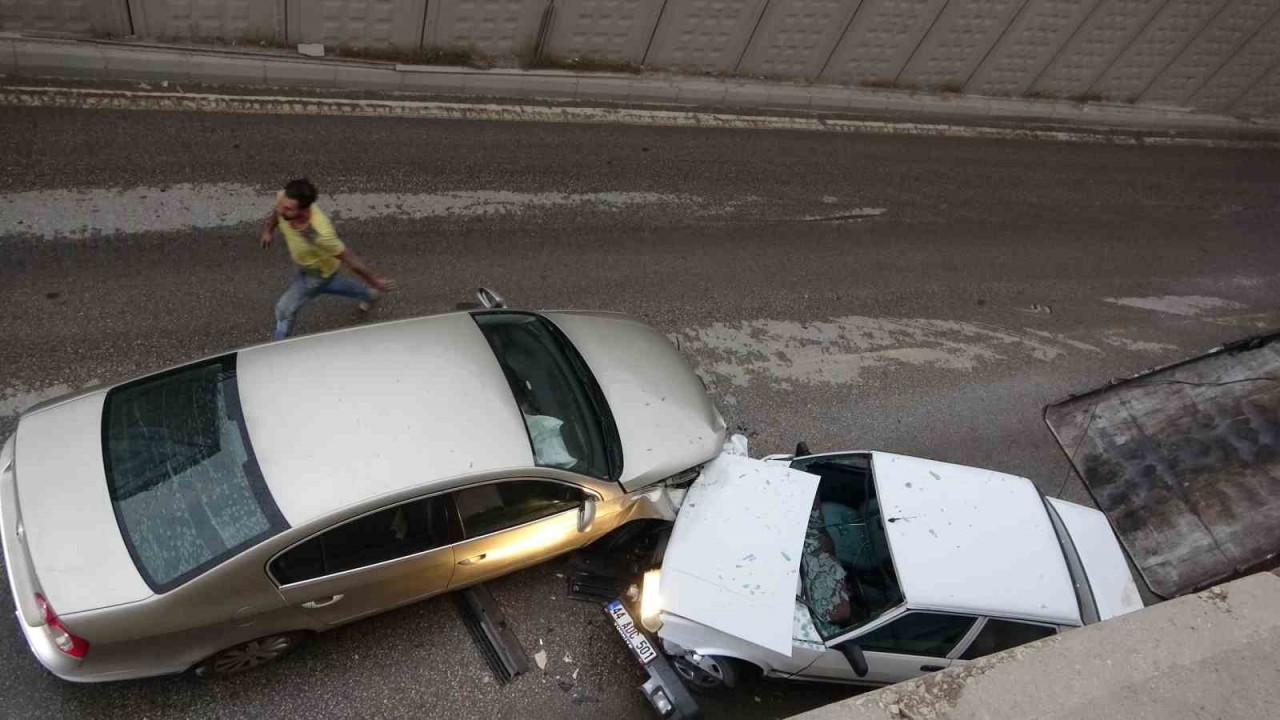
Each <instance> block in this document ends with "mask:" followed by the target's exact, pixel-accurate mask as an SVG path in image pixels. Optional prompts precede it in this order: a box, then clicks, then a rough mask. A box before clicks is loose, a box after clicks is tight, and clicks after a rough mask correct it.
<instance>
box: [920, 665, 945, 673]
mask: <svg viewBox="0 0 1280 720" xmlns="http://www.w3.org/2000/svg"><path fill="white" fill-rule="evenodd" d="M920 669H921V670H923V671H925V672H934V671H935V670H945V669H946V666H945V665H921V666H920Z"/></svg>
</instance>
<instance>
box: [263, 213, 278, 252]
mask: <svg viewBox="0 0 1280 720" xmlns="http://www.w3.org/2000/svg"><path fill="white" fill-rule="evenodd" d="M279 225H280V218H279V216H277V215H276V209H275V208H271V214H270V215H268V216H267V220H266V222H264V223H262V237H261V238H260V241H261V242H262V247H266V246H268V245H270V244H271V240H272V239H273V238H275V234H276V227H278V226H279Z"/></svg>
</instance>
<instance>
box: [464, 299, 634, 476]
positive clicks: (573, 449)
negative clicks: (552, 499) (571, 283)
mask: <svg viewBox="0 0 1280 720" xmlns="http://www.w3.org/2000/svg"><path fill="white" fill-rule="evenodd" d="M473 317H474V318H475V321H476V324H477V325H478V326H479V327H480V330H481V332H483V333H484V336H485V339H486V340H487V341H488V342H489V347H490V348H492V349H493V354H494V356H495V357H497V359H498V363H499V364H500V365H501V366H502V372H503V374H504V375H506V378H507V384H508V385H509V386H510V387H511V393H512V395H514V396H515V401H516V405H517V406H519V408H520V414H521V416H522V417H523V418H524V423H525V429H526V430H527V431H528V434H529V444H530V446H531V447H532V449H533V458H534V462H535V463H537V464H538V465H540V466H542V467H554V468H560V469H562V470H571V471H573V472H578V473H582V474H583V475H589V476H591V477H596V478H601V479H606V480H607V479H615V478H616V476H617V475H618V474H619V473H620V472H621V449H620V446H619V443H618V441H617V430H616V428H615V427H614V424H613V418H612V415H611V414H610V412H609V408H608V405H607V403H606V402H605V400H604V395H603V393H601V392H600V388H599V386H598V385H597V383H596V381H595V378H594V377H593V376H592V375H591V372H590V370H589V369H588V368H587V366H586V363H585V362H583V360H582V358H581V357H580V356H579V355H578V351H577V350H576V349H574V347H573V345H571V344H570V343H569V341H568V339H567V338H565V337H564V335H563V334H562V333H561V332H560V331H559V330H558V329H556V327H555V326H554V325H552V324H551V323H550V322H549V321H548V320H546V319H545V318H542V317H540V316H538V315H533V314H530V313H515V312H495V313H477V314H476V315H474V316H473Z"/></svg>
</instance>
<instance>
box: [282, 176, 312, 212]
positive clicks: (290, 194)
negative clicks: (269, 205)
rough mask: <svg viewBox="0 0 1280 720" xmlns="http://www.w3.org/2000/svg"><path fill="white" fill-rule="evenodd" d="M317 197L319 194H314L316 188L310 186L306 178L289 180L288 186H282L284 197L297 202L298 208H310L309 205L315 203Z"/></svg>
mask: <svg viewBox="0 0 1280 720" xmlns="http://www.w3.org/2000/svg"><path fill="white" fill-rule="evenodd" d="M317 195H319V193H317V192H316V186H315V185H312V184H311V181H310V180H308V179H306V178H298V179H297V180H290V181H289V184H288V185H285V186H284V196H285V197H287V198H289V199H290V200H297V201H298V207H300V208H309V207H311V203H313V202H315V201H316V196H317Z"/></svg>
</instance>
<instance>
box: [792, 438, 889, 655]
mask: <svg viewBox="0 0 1280 720" xmlns="http://www.w3.org/2000/svg"><path fill="white" fill-rule="evenodd" d="M791 466H792V467H793V468H795V469H797V470H803V471H805V472H808V473H812V474H814V475H818V476H819V477H821V478H822V480H821V482H819V483H818V492H817V494H816V495H815V496H814V501H813V507H812V509H811V510H810V512H809V523H808V526H807V527H806V528H805V540H804V550H803V552H802V553H801V557H800V578H801V588H802V600H803V601H804V603H805V604H806V605H807V606H808V607H809V613H810V615H812V616H813V621H814V626H815V627H816V628H817V629H818V632H819V633H821V634H822V636H823V638H825V639H831V638H833V637H835V636H837V635H840V634H843V633H845V632H848V631H849V630H852V629H854V628H857V627H859V626H861V625H865V624H866V623H868V622H870V621H872V620H874V619H876V618H877V617H880V616H881V615H883V614H884V613H885V611H887V610H890V609H891V608H894V607H897V606H898V605H900V604H901V603H902V599H903V598H902V589H901V587H900V586H899V585H898V577H897V573H896V572H895V570H894V567H893V558H892V557H891V555H890V552H889V541H888V538H887V537H886V534H885V526H884V520H883V517H882V516H881V513H880V503H879V501H878V500H877V498H876V486H875V482H874V480H873V478H872V469H871V458H870V457H869V456H867V455H865V454H858V453H854V454H848V455H831V456H816V457H807V458H800V459H798V460H796V461H794V462H793V463H792V464H791Z"/></svg>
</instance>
